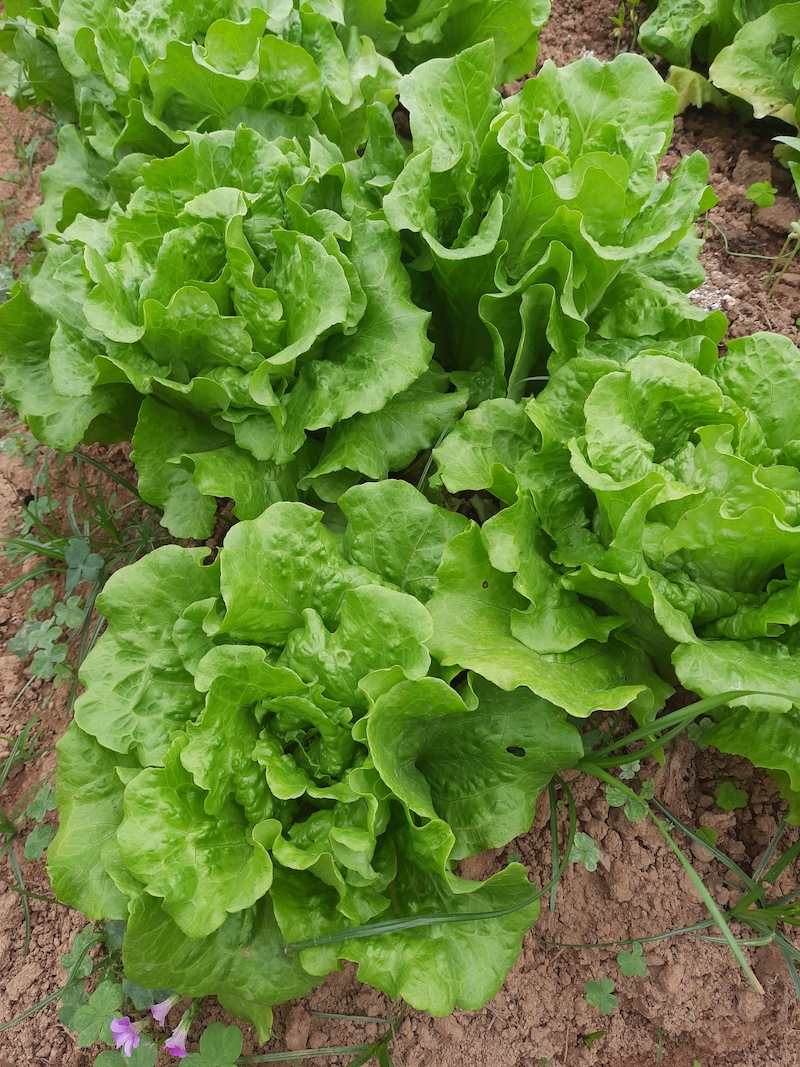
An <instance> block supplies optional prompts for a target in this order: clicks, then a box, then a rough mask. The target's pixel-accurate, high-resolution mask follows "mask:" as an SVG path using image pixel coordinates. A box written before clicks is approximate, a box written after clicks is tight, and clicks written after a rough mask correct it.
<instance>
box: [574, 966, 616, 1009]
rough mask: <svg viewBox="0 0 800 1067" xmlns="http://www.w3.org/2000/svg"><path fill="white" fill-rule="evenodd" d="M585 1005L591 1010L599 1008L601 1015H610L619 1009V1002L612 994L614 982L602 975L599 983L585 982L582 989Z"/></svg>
mask: <svg viewBox="0 0 800 1067" xmlns="http://www.w3.org/2000/svg"><path fill="white" fill-rule="evenodd" d="M583 990H584V993H585V994H586V1003H587V1004H588V1005H589V1006H590V1007H592V1008H599V1009H600V1011H601V1012H602V1013H603V1015H610V1014H611V1012H612V1011H614V1010H615V1009H616V1008H618V1007H619V1000H618V998H617V997H615V996H614V995H613V994H614V980H613V979H612V978H609V977H607V976H606V975H603V976H602V977H601V979H600V981H599V982H587V983H586V985H585V986H584V987H583Z"/></svg>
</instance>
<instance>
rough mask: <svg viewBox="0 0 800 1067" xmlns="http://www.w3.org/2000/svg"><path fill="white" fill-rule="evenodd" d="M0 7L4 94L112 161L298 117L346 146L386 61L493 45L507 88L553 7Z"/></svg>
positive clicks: (67, 0) (376, 91)
mask: <svg viewBox="0 0 800 1067" xmlns="http://www.w3.org/2000/svg"><path fill="white" fill-rule="evenodd" d="M5 11H6V16H7V18H6V22H5V24H4V26H3V32H2V34H0V86H2V89H3V91H4V92H6V93H7V94H8V95H10V96H11V97H12V98H13V99H15V100H16V101H17V102H18V103H19V104H20V106H26V105H29V104H30V103H32V102H36V103H39V104H50V105H52V106H53V108H54V110H55V111H56V113H57V114H58V115H59V116H61V117H64V118H68V119H79V121H80V125H81V128H82V130H83V131H84V133H85V134H86V136H87V138H88V141H89V143H91V145H92V147H93V149H94V150H95V151H97V152H98V153H99V154H100V155H101V156H103V157H104V158H109V159H110V158H112V156H114V155H116V156H119V155H120V153H127V152H131V151H145V152H147V153H150V154H157V155H161V154H164V153H165V152H169V151H171V150H172V149H171V142H176V141H177V142H179V141H180V137H179V136H177V137H176V134H178V135H179V134H180V132H181V131H184V130H188V129H205V130H209V129H226V128H231V127H232V126H235V125H236V124H237V123H239V122H246V123H247V124H248V125H251V126H253V127H255V128H256V129H260V130H261V131H262V132H265V130H266V129H270V130H279V129H285V128H286V126H287V122H288V123H292V124H293V125H294V124H295V123H296V121H297V120H298V119H299V118H302V116H304V115H312V116H315V117H316V119H317V123H318V124H319V125H320V126H322V127H323V128H324V130H325V132H326V134H328V136H330V137H331V138H332V139H333V140H335V141H336V143H337V144H339V145H340V146H341V147H342V148H345V146H349V147H350V149H351V151H352V150H354V149H355V148H356V147H358V145H359V143H360V138H361V136H362V134H363V133H364V132H365V121H364V104H365V102H366V103H369V102H372V101H375V100H378V99H380V100H382V101H383V102H384V103H387V104H389V103H391V101H392V98H393V96H394V92H395V89H396V80H397V68H396V67H395V65H394V63H393V62H392V58H393V57H394V58H395V59H396V61H397V63H398V64H399V66H400V68H401V69H403V70H410V69H412V68H413V67H414V66H417V65H418V64H419V63H421V62H423V61H424V60H427V59H431V58H433V57H434V56H451V55H455V54H456V53H457V52H459V51H461V50H463V49H464V48H467V47H470V46H471V45H473V44H477V43H479V42H480V41H486V40H493V41H494V42H495V45H496V49H497V60H496V76H497V81H498V82H500V81H510V80H512V79H514V78H518V77H520V76H522V75H523V74H526V73H528V71H531V70H533V68H534V67H535V65H536V55H537V51H538V46H537V40H538V36H539V31H540V30H541V28H542V26H543V25H544V23H545V22H546V20H547V17H548V15H549V13H550V0H449V2H447V3H441V4H435V5H433V6H431V5H429V4H422V3H416V4H414V3H402V2H392V0H390V2H389V3H388V4H387V3H386V2H383V3H374V2H370V3H366V2H364V0H356V2H354V3H348V4H344V3H333V4H332V3H323V2H321V0H302V2H297V3H292V0H247V2H243V0H224V2H222V3H219V2H216V3H208V2H203V3H195V4H190V5H186V4H169V5H163V4H158V3H155V2H154V0H133V2H132V3H130V4H127V5H120V4H118V3H117V0H97V2H96V3H94V2H89V0H9V3H8V4H7V5H6V7H5ZM292 120H294V122H293V121H292Z"/></svg>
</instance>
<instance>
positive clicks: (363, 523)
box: [48, 482, 621, 1039]
mask: <svg viewBox="0 0 800 1067" xmlns="http://www.w3.org/2000/svg"><path fill="white" fill-rule="evenodd" d="M341 506H342V511H343V512H344V514H345V515H346V516H347V519H348V520H349V521H348V524H347V526H346V529H345V531H344V535H343V537H341V538H339V539H337V538H336V537H335V536H334V535H333V534H332V533H331V532H329V531H328V530H327V529H326V527H325V526H324V525H322V523H321V521H320V520H321V518H322V516H321V514H320V513H319V512H317V511H315V510H314V509H312V508H310V507H308V506H307V505H304V504H301V503H291V502H282V503H276V504H274V505H272V506H271V507H270V508H268V509H267V510H266V511H265V512H264V513H263V515H261V516H260V517H259V518H258V519H255V520H252V521H245V522H241V523H239V524H238V525H237V526H236V527H234V529H233V530H231V532H230V533H229V534H228V536H227V538H226V541H225V544H224V546H223V547H222V548H221V550H220V552H219V555H218V557H217V559H216V560H215V561H214V562H213V563H212V564H207V563H206V562H204V559H203V557H204V555H205V550H204V549H185V548H179V547H177V546H168V547H166V548H162V549H158V550H156V551H155V552H153V553H152V554H151V555H149V556H147V557H146V558H144V559H143V560H141V561H139V562H138V563H136V564H134V565H132V566H131V567H128V568H126V569H124V570H122V571H120V572H118V573H117V574H116V575H115V576H114V577H112V578H111V579H110V581H109V582H108V584H107V586H106V588H105V590H104V592H103V593H102V596H101V597H100V598H99V601H98V606H99V607H100V609H101V610H102V611H103V612H104V614H105V615H106V617H107V619H108V629H107V630H106V633H105V634H104V635H103V637H102V638H101V639H100V641H99V642H98V644H97V645H96V647H95V649H94V650H93V651H92V652H91V653H90V655H89V656H88V658H87V660H86V661H85V665H84V668H83V671H82V680H83V683H84V685H85V687H86V691H85V693H84V694H83V695H82V696H81V697H80V699H79V701H78V703H77V706H76V715H75V721H74V723H73V724H72V725H71V726H70V728H69V730H68V731H67V734H66V735H65V737H64V738H63V739H62V740H61V741H60V742H59V745H58V749H59V772H58V803H59V808H60V811H61V825H60V829H59V832H58V836H57V838H56V839H55V841H54V843H53V844H52V845H51V846H50V850H49V854H48V859H49V873H50V877H51V880H52V884H53V888H54V890H55V892H56V893H57V894H58V896H59V898H60V899H62V900H64V901H65V902H67V903H69V904H71V905H72V906H73V907H76V908H79V909H80V910H81V911H83V912H84V914H86V915H87V916H89V917H93V918H101V917H113V918H117V919H124V920H126V921H127V927H126V932H125V941H124V946H123V956H124V964H125V972H126V975H127V977H128V978H129V979H130V980H132V981H134V982H136V983H138V984H140V985H142V986H143V987H145V988H171V989H176V990H179V991H180V992H181V993H182V994H186V995H191V996H204V995H207V994H208V995H210V994H214V995H216V996H218V997H219V999H220V1000H221V1002H222V1003H223V1004H224V1005H225V1007H226V1008H228V1010H229V1011H231V1012H232V1013H233V1014H234V1015H237V1016H239V1017H241V1018H244V1019H248V1020H250V1021H252V1022H254V1023H255V1024H256V1026H257V1027H258V1029H259V1033H260V1034H261V1036H262V1039H265V1038H266V1036H267V1035H268V1033H269V1027H270V1019H271V1012H270V1006H271V1005H272V1004H275V1003H279V1002H281V1001H284V1000H286V999H288V998H290V997H294V996H299V995H302V994H304V993H305V992H306V991H307V990H309V989H310V988H312V987H313V986H314V985H315V984H316V983H318V982H319V981H320V980H321V979H322V977H323V976H324V975H325V974H327V973H328V972H330V971H331V970H335V969H337V968H338V967H339V966H340V964H339V961H340V960H342V959H348V960H354V961H356V962H357V963H358V965H359V970H358V975H359V978H360V979H361V980H363V981H367V982H369V983H370V984H372V985H373V986H376V987H377V988H379V989H382V990H385V991H386V992H387V993H389V994H390V995H391V996H393V997H398V996H402V997H403V998H404V999H405V1000H406V1001H408V1002H409V1003H410V1004H412V1005H414V1006H416V1007H418V1008H424V1009H426V1010H428V1011H431V1012H432V1013H434V1014H437V1015H441V1014H446V1013H448V1012H450V1011H452V1009H453V1007H454V1005H456V1004H458V1005H461V1006H462V1007H464V1008H478V1007H480V1006H481V1005H483V1004H484V1003H485V1002H486V1001H487V1000H488V999H489V998H490V997H491V996H493V995H494V993H495V992H496V991H497V989H498V988H499V986H500V984H501V983H502V981H503V979H504V978H505V975H506V972H507V971H508V969H509V967H510V966H511V964H512V963H513V962H514V960H515V959H516V957H517V954H518V952H519V949H520V945H521V939H522V936H523V934H524V933H525V931H526V930H527V929H528V927H529V926H530V924H531V923H532V922H533V921H534V920H535V919H536V916H537V914H538V903H537V902H536V901H535V900H534V899H533V897H534V893H533V887H532V886H531V885H530V883H529V882H528V879H527V874H526V871H525V869H524V868H523V867H522V866H521V865H519V864H510V865H509V866H508V867H506V868H505V869H504V870H503V871H501V872H499V873H497V874H495V875H493V876H492V877H491V878H490V879H488V880H487V881H485V882H473V881H469V880H468V879H465V878H463V877H461V876H459V875H458V873H457V870H456V864H457V862H458V861H459V860H460V859H463V858H465V857H468V856H471V855H474V854H476V853H478V852H479V851H481V850H483V849H485V848H494V847H499V846H502V845H503V844H505V843H506V842H508V841H509V840H511V839H512V838H513V837H514V836H516V835H517V834H518V833H521V832H523V831H525V830H527V829H528V827H529V826H530V824H531V821H532V818H533V812H534V805H535V802H536V798H537V796H538V794H539V793H540V792H541V790H542V789H543V788H545V786H546V785H547V783H548V781H549V780H550V778H551V777H552V775H553V774H555V773H557V772H558V771H559V770H561V769H563V768H566V767H569V766H572V765H574V764H575V763H576V762H577V761H578V760H579V759H580V758H581V756H582V754H583V746H582V744H581V739H580V736H579V734H578V731H577V730H576V729H575V727H574V726H573V725H571V724H570V723H569V722H568V721H567V715H566V712H565V711H564V710H563V709H562V708H559V707H557V706H555V705H554V704H553V703H551V702H549V701H548V700H546V699H543V698H542V697H540V696H537V695H535V694H534V693H533V692H531V690H530V689H527V688H521V689H516V690H514V691H512V692H504V691H503V690H502V689H499V688H497V687H496V686H495V685H493V684H491V683H488V682H486V681H485V680H484V679H481V678H475V679H474V680H473V681H471V682H470V681H469V680H468V681H467V682H466V683H465V684H464V685H463V687H462V688H461V689H456V688H453V686H452V685H450V684H448V679H452V678H453V677H454V674H455V673H456V672H454V671H448V670H446V669H443V668H442V667H441V665H440V664H439V663H437V662H436V660H435V659H432V657H431V654H430V650H429V645H430V642H431V638H432V635H433V631H434V622H433V620H432V618H431V615H430V613H429V612H428V610H427V608H426V607H425V606H424V603H423V602H424V601H425V600H428V599H429V598H430V596H431V593H432V592H433V591H434V590H435V589H436V587H437V584H438V583H439V581H440V579H438V578H437V577H436V570H437V567H438V564H439V561H440V559H441V556H442V553H443V552H444V549H445V546H446V544H447V542H448V540H450V539H451V538H452V537H453V536H454V535H455V536H456V539H458V537H459V536H463V532H464V531H465V530H466V528H467V527H468V525H469V524H468V521H467V520H466V519H465V518H463V517H462V516H459V515H456V514H454V513H451V512H447V511H444V510H442V509H440V508H437V507H435V506H434V505H432V504H430V503H429V502H428V501H427V500H425V499H424V498H423V497H422V496H421V495H420V494H419V493H417V492H416V490H414V489H413V488H412V487H411V486H409V485H407V484H406V483H403V482H381V483H377V484H372V485H363V486H358V487H355V488H353V489H351V490H350V491H349V492H348V493H346V494H345V495H344V496H343V497H342V499H341ZM479 579H480V575H476V576H475V581H476V582H477V581H479ZM441 581H444V577H443V578H442V579H441ZM620 695H621V694H617V696H620ZM89 828H91V833H89V832H88V829H89ZM526 902H527V903H526ZM515 906H519V907H518V908H517V910H512V912H511V914H508V915H506V916H504V917H502V918H496V919H493V920H491V921H488V922H487V921H478V920H475V921H469V920H467V921H464V922H458V923H455V924H452V923H450V924H447V923H446V922H444V921H441V922H439V923H438V924H437V923H436V922H434V923H433V925H430V924H428V925H426V926H419V925H417V926H411V927H410V928H407V929H400V930H395V931H394V932H393V933H391V934H390V935H384V936H381V935H380V934H379V933H376V934H375V935H370V933H369V926H370V924H372V923H376V922H377V923H380V922H382V921H383V920H386V919H392V918H410V919H413V918H414V917H418V916H420V915H429V916H431V917H434V918H435V917H436V916H437V915H438V916H440V917H441V919H442V920H446V918H447V916H454V915H461V916H468V915H469V914H470V913H483V912H486V911H495V910H498V909H502V908H509V909H512V908H514V907H515ZM365 926H366V929H364V927H365ZM353 928H358V931H357V933H358V936H357V937H348V933H349V931H350V930H351V929H353ZM331 933H333V934H336V933H340V934H341V937H340V938H339V940H338V941H337V942H336V943H333V944H329V943H326V944H321V945H318V946H313V945H312V946H308V947H306V948H304V949H303V950H302V951H299V952H291V951H289V952H287V951H286V946H287V942H301V941H307V940H308V939H309V938H314V937H318V936H319V935H326V934H331Z"/></svg>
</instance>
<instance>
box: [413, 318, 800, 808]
mask: <svg viewBox="0 0 800 1067" xmlns="http://www.w3.org/2000/svg"><path fill="white" fill-rule="evenodd" d="M798 381H800V351H798V349H796V348H795V347H794V346H793V345H792V344H791V342H790V341H789V340H788V339H787V338H785V337H782V336H780V335H775V334H766V333H763V334H755V335H754V336H752V337H746V338H740V339H738V340H732V341H730V342H729V343H728V346H727V353H726V355H725V356H724V358H723V359H721V360H720V359H719V358H718V354H717V348H716V346H715V345H713V344H711V343H709V342H708V341H707V339H701V338H691V339H687V340H684V341H682V342H674V343H673V344H671V345H669V346H654V347H652V348H650V349H647V350H642V351H639V352H637V353H635V354H633V353H631V352H630V351H626V350H625V349H624V348H619V349H617V350H616V351H614V350H612V349H611V348H610V347H608V346H602V347H599V346H598V347H592V346H587V350H586V351H585V352H584V353H583V354H581V355H580V356H576V357H574V358H573V359H571V360H569V361H567V362H566V363H565V364H564V365H563V366H562V367H560V368H559V369H558V370H556V371H555V372H554V373H553V374H552V375H551V377H550V380H549V382H548V383H547V385H546V386H545V387H544V389H543V390H542V391H541V392H540V393H539V394H538V395H537V396H536V397H535V398H533V399H532V400H530V401H529V402H528V403H527V405H526V406H525V407H523V405H522V404H516V405H513V404H511V402H510V401H507V400H503V401H501V400H490V401H487V402H484V404H482V405H481V406H480V407H479V408H478V409H476V410H475V411H474V412H470V413H468V414H467V415H466V416H465V417H464V419H463V420H462V421H461V423H460V424H459V425H458V426H457V427H456V428H455V429H454V430H453V432H452V433H451V434H450V435H449V436H448V437H447V438H446V439H445V440H444V441H443V443H442V444H441V445H440V446H439V447H438V448H437V449H436V450H435V452H434V456H435V458H436V461H437V463H438V478H439V480H440V481H441V483H442V484H444V486H446V487H447V488H448V489H449V490H451V491H462V490H466V489H472V490H488V491H490V492H491V493H493V494H494V495H496V496H498V497H499V498H500V499H501V500H502V501H503V502H504V503H506V504H508V505H509V506H507V507H506V508H504V510H502V511H500V512H499V513H498V514H497V515H496V516H494V517H493V518H491V519H489V521H488V522H485V523H484V524H483V526H482V527H481V528H480V530H477V529H476V530H474V531H472V532H465V533H463V534H460V535H459V536H457V537H455V538H454V539H453V540H452V541H451V542H450V543H449V545H448V546H447V550H446V552H445V553H444V558H443V560H442V564H441V567H440V570H439V584H438V586H437V589H436V592H435V594H434V597H433V599H432V600H431V601H430V603H429V604H428V608H429V610H430V612H431V615H432V616H433V619H434V623H435V625H436V630H435V636H434V640H433V643H432V645H431V647H432V649H433V651H434V653H435V655H437V656H438V657H439V659H440V660H441V662H443V663H449V662H452V661H453V658H454V657H458V662H459V663H460V664H461V665H462V666H464V667H469V668H470V669H473V670H475V671H476V672H478V673H480V674H482V675H483V676H484V677H486V678H488V679H490V680H492V681H493V682H494V683H495V684H498V685H502V686H504V687H506V686H508V685H509V684H512V683H513V684H517V685H519V684H530V682H529V681H528V680H527V679H528V678H529V677H530V673H529V672H530V670H531V666H530V664H531V659H530V655H529V654H528V655H527V658H526V659H525V660H524V662H523V659H522V655H523V653H524V651H525V649H530V650H532V651H533V652H535V653H536V654H537V655H538V656H540V657H544V658H545V659H546V661H547V663H548V664H550V666H549V670H548V674H547V677H546V678H544V680H538V681H537V683H536V684H535V685H533V686H532V687H533V688H534V691H535V692H539V693H542V694H545V693H548V694H549V695H550V699H552V700H554V702H555V703H557V704H560V705H561V706H563V707H566V708H567V709H568V710H569V711H570V712H571V713H572V714H578V713H580V710H581V709H580V707H579V706H578V705H579V702H580V700H581V695H580V689H579V688H578V687H577V686H576V685H575V684H574V683H573V682H572V681H571V682H570V687H569V692H568V693H566V694H561V693H560V694H558V695H556V694H555V692H554V690H553V689H552V688H550V689H548V688H546V687H547V686H555V684H556V681H557V675H556V674H555V673H554V671H553V664H554V663H558V664H564V665H566V663H567V662H570V664H571V666H572V670H573V673H574V672H575V668H574V663H573V661H574V660H575V659H576V658H581V659H582V661H583V662H584V664H585V668H586V669H588V667H589V666H590V665H596V664H597V663H599V662H601V661H602V660H601V659H600V658H596V659H590V656H589V653H590V650H595V651H598V652H599V650H605V651H604V654H605V656H606V658H607V660H608V657H610V655H611V652H612V648H611V639H610V637H607V636H606V635H608V634H613V636H614V638H615V641H616V642H617V643H618V644H619V645H621V646H627V648H628V650H629V654H630V656H632V657H633V659H634V660H635V661H638V662H639V664H640V668H639V669H640V670H642V666H643V665H648V667H652V670H653V672H654V673H655V675H656V676H657V677H658V678H659V679H660V680H661V682H662V684H667V685H669V684H675V682H677V681H679V682H680V683H681V684H682V685H683V686H684V687H685V688H686V689H687V690H689V691H690V692H694V693H698V694H699V695H701V696H713V695H714V694H718V693H726V692H731V691H742V692H743V696H742V697H741V698H740V699H739V700H736V701H734V704H735V708H734V709H733V710H732V711H726V712H720V713H719V715H718V717H719V719H720V722H719V725H718V726H716V727H714V729H712V730H711V732H710V733H709V734H708V735H707V738H706V740H708V741H709V742H710V743H711V744H714V745H716V746H717V747H719V748H720V749H722V750H723V751H726V752H735V753H738V754H740V755H746V756H747V758H748V759H750V760H751V761H752V762H753V763H755V764H756V765H758V766H761V767H765V768H767V769H768V770H769V771H770V773H772V774H774V776H775V777H776V778H777V780H778V782H779V784H780V786H781V788H782V790H783V792H784V794H785V795H786V796H787V797H788V798H789V799H790V801H791V803H792V806H793V807H792V810H793V812H794V816H793V817H795V818H796V817H797V816H798V811H799V809H798V798H800V776H798V767H800V750H799V749H798V744H797V736H798V735H797V711H796V705H797V704H798V703H800V657H798V654H797V640H798V635H799V634H800V599H798V592H799V591H800V569H799V566H798V565H799V563H800V512H799V511H798V505H799V504H800V445H798V427H797V415H796V412H797V404H798V402H800V396H798ZM512 431H513V436H512ZM478 566H479V567H481V569H482V573H483V574H484V578H485V583H486V591H485V593H484V594H483V604H482V605H481V606H480V607H479V606H478V604H477V603H475V602H474V601H473V602H472V608H473V610H474V611H475V612H476V613H477V612H478V611H481V613H482V614H485V616H486V618H491V619H492V620H497V621H496V623H493V628H496V629H497V632H498V635H499V632H500V630H499V628H500V626H501V624H502V627H503V630H504V633H505V638H504V640H505V645H504V647H505V648H506V649H507V650H508V652H509V653H510V652H511V649H512V645H513V648H514V649H515V650H516V658H515V659H514V660H513V661H512V659H510V658H501V656H500V655H499V654H496V655H492V654H489V653H488V649H485V648H484V647H483V642H477V643H476V642H475V639H474V634H475V633H476V632H477V629H478V624H477V622H476V619H475V618H469V617H468V616H466V615H462V616H459V614H458V612H457V611H456V610H454V608H455V605H456V604H457V599H456V597H455V590H456V589H457V583H458V580H459V579H458V575H462V574H466V573H468V572H469V570H470V568H472V567H478ZM446 576H448V578H447V579H446ZM498 583H503V587H504V590H505V591H504V593H503V596H502V609H503V615H502V617H501V614H500V608H501V601H500V599H499V598H498V595H497V589H498ZM476 617H477V614H476ZM480 626H481V631H482V633H486V632H487V629H486V623H485V622H483V623H481V624H480ZM511 638H513V641H511ZM581 653H583V655H582V657H581ZM601 654H602V653H601ZM566 657H571V660H570V661H568V660H567V659H566ZM512 663H513V666H514V670H513V673H509V671H508V667H509V666H510V665H512ZM634 680H638V681H639V684H643V683H644V684H647V685H648V686H649V689H650V692H651V693H653V694H654V695H655V696H657V697H659V696H660V698H661V699H662V700H663V695H664V694H663V692H662V693H661V694H659V690H658V687H657V686H656V685H654V684H653V682H652V681H649V682H647V681H646V678H645V676H644V675H642V674H640V675H639V678H638V679H636V678H635V676H634V675H629V681H634ZM595 685H597V683H595ZM565 688H566V687H565ZM776 690H777V691H779V692H780V693H785V694H786V698H779V697H774V696H773V697H770V696H764V695H756V694H769V693H775V691H776ZM645 692H646V691H645ZM650 703H651V707H650V708H648V707H647V706H646V705H644V704H643V703H642V697H641V695H635V699H634V700H633V702H632V703H631V705H630V706H631V710H632V711H633V712H634V713H635V714H637V715H638V716H639V718H640V721H646V720H647V717H648V716H649V715H650V714H651V709H652V707H653V702H652V701H651V702H650ZM655 706H656V707H657V706H658V701H656V702H655Z"/></svg>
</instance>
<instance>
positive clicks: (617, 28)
mask: <svg viewBox="0 0 800 1067" xmlns="http://www.w3.org/2000/svg"><path fill="white" fill-rule="evenodd" d="M640 3H641V0H620V5H619V10H618V11H617V13H616V15H611V16H610V19H611V22H612V23H613V26H614V41H615V42H616V44H615V48H614V55H615V56H617V55H619V52H620V49H621V47H622V35H623V33H624V30H625V23H626V22H630V27H631V43H630V48H629V51H631V52H635V51H636V46H637V45H638V43H639V4H640Z"/></svg>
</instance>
